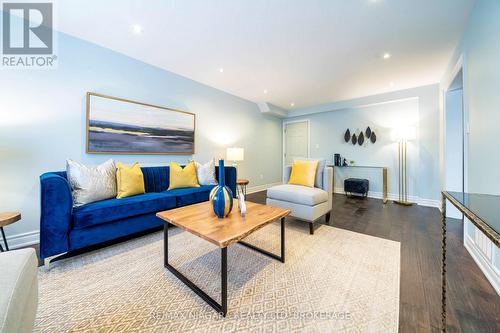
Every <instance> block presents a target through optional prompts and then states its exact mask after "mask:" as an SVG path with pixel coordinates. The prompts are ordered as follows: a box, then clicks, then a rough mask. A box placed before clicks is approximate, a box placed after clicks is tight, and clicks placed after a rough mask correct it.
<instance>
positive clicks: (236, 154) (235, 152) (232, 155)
mask: <svg viewBox="0 0 500 333" xmlns="http://www.w3.org/2000/svg"><path fill="white" fill-rule="evenodd" d="M243 157H244V149H243V148H234V147H233V148H227V150H226V160H228V161H232V162H233V166H234V167H236V166H237V165H236V162H237V161H243Z"/></svg>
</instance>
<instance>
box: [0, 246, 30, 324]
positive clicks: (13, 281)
mask: <svg viewBox="0 0 500 333" xmlns="http://www.w3.org/2000/svg"><path fill="white" fill-rule="evenodd" d="M37 266H38V259H37V257H36V254H35V250H34V249H22V250H15V251H7V252H2V253H1V254H0V267H1V272H0V286H1V287H0V333H11V332H19V333H24V332H33V328H34V325H35V318H36V310H37V305H38V277H37Z"/></svg>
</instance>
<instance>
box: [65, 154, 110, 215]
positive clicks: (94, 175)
mask: <svg viewBox="0 0 500 333" xmlns="http://www.w3.org/2000/svg"><path fill="white" fill-rule="evenodd" d="M66 173H67V176H68V181H69V184H70V186H71V191H72V194H73V204H74V205H75V206H81V205H84V204H87V203H91V202H94V201H99V200H104V199H109V198H115V197H116V166H115V162H114V161H113V160H111V159H110V160H107V161H106V162H104V163H102V164H100V165H98V166H86V165H83V164H81V163H78V162H76V161H73V160H70V159H68V160H66Z"/></svg>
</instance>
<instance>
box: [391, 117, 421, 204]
mask: <svg viewBox="0 0 500 333" xmlns="http://www.w3.org/2000/svg"><path fill="white" fill-rule="evenodd" d="M416 134H417V133H416V128H415V127H404V128H399V129H395V130H394V132H393V138H394V140H395V141H397V142H398V185H399V197H398V200H394V203H396V204H398V205H403V206H411V205H412V203H411V202H409V201H408V166H407V164H408V163H407V161H408V159H407V152H408V141H411V140H414V139H415V138H416V136H417V135H416Z"/></svg>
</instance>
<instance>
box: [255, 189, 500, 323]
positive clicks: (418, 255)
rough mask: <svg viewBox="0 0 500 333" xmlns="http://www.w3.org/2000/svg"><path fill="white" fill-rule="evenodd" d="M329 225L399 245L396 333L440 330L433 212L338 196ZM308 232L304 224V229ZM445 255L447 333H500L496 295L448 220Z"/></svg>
mask: <svg viewBox="0 0 500 333" xmlns="http://www.w3.org/2000/svg"><path fill="white" fill-rule="evenodd" d="M248 200H250V201H255V202H258V203H265V200H266V192H265V191H264V192H258V193H254V194H250V195H248ZM330 226H333V227H336V228H342V229H347V230H351V231H355V232H359V233H363V234H367V235H371V236H376V237H381V238H386V239H390V240H394V241H398V242H400V243H401V284H400V305H399V330H400V332H439V330H440V325H441V228H440V212H439V210H438V209H435V208H429V207H422V206H411V207H404V206H399V205H395V204H393V203H388V204H387V205H383V204H382V201H381V200H376V199H360V198H347V197H345V196H344V195H338V194H337V195H334V200H333V210H332V215H331V219H330ZM321 227H322V228H328V227H329V226H326V225H325V226H321ZM307 229H308V226H307V225H306V224H305V223H304V230H307ZM311 237H314V235H312V236H311ZM447 251H448V252H447V254H448V259H447V265H448V266H447V268H448V274H447V278H448V280H447V281H448V310H447V311H448V331H449V332H500V297H499V296H498V295H497V294H496V292H495V290H494V289H493V287H492V286H491V285H490V283H489V282H488V280H486V278H485V277H484V275H483V273H482V272H481V271H480V270H479V268H478V267H477V265H476V264H475V262H474V260H473V259H472V257H471V256H470V255H469V253H468V252H467V250H466V249H465V248H464V246H463V228H462V223H461V221H459V220H454V219H449V220H448V247H447Z"/></svg>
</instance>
